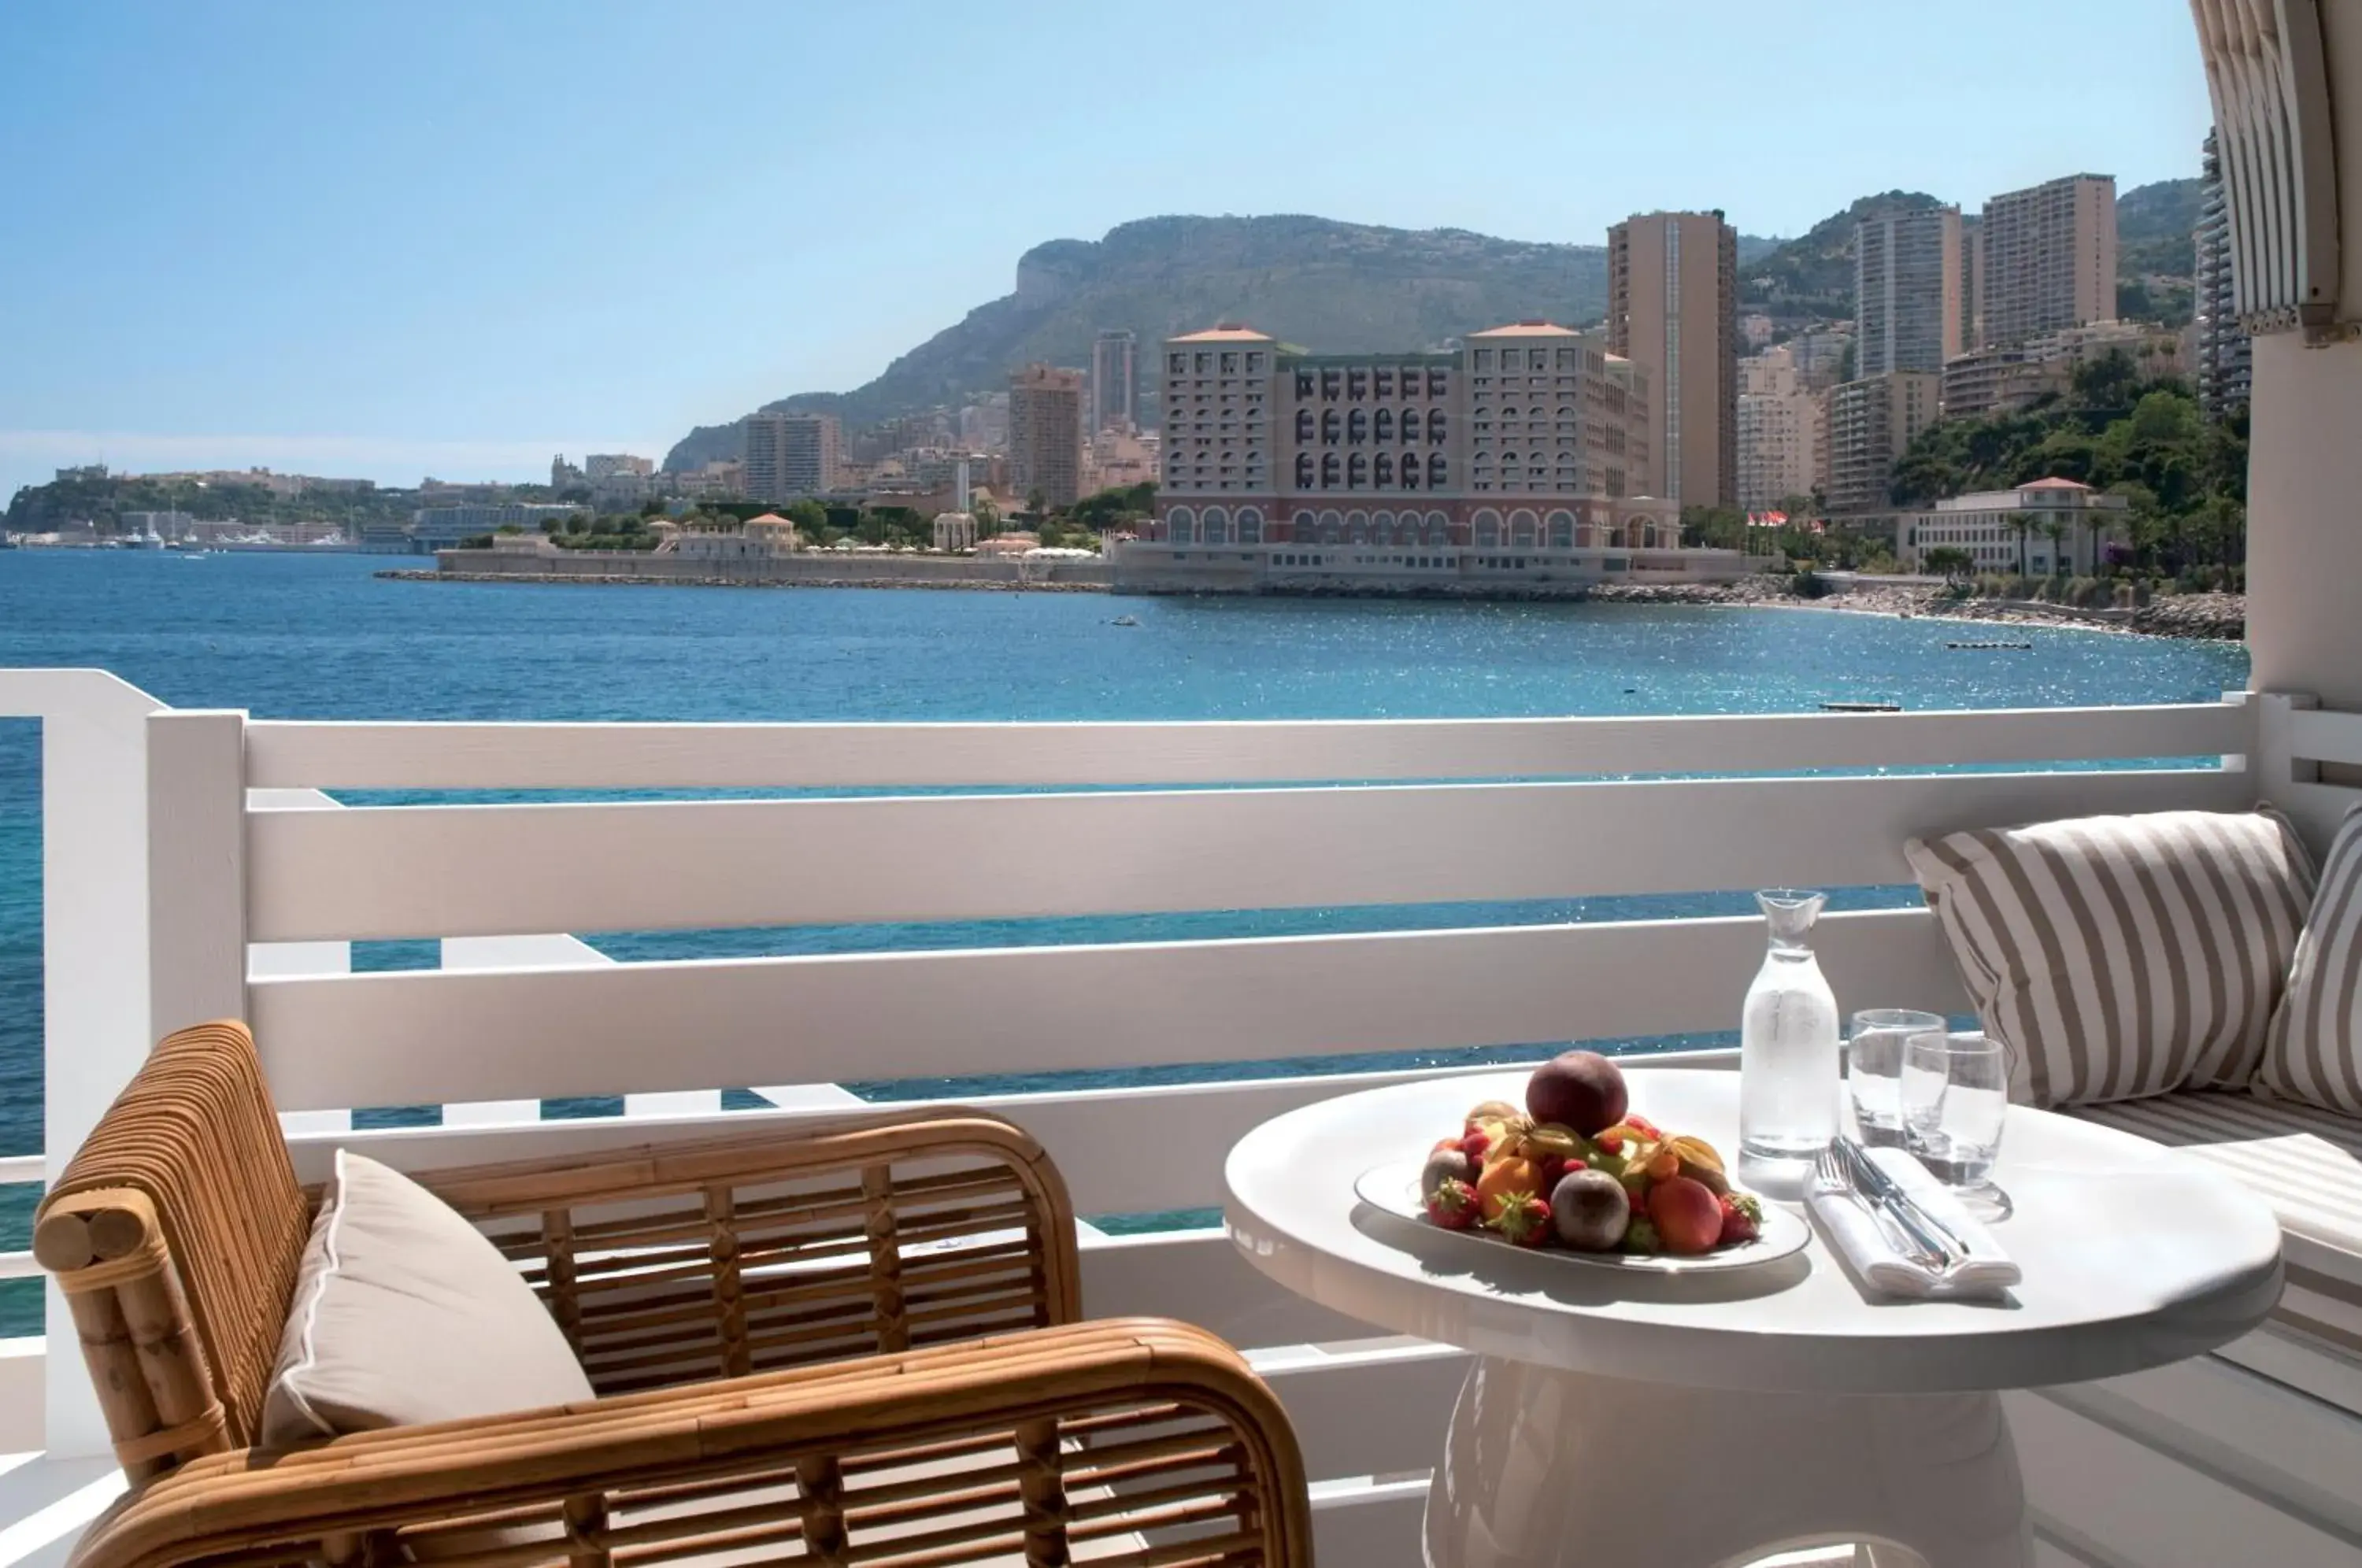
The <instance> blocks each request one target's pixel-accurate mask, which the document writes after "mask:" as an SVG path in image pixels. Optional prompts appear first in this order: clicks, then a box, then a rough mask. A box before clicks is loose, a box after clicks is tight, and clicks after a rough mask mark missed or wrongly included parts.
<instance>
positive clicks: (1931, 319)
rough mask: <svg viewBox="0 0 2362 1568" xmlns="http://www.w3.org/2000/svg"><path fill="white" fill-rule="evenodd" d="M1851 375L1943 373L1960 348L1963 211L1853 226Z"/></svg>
mask: <svg viewBox="0 0 2362 1568" xmlns="http://www.w3.org/2000/svg"><path fill="white" fill-rule="evenodd" d="M1853 276H1854V338H1853V341H1854V374H1855V375H1856V376H1858V377H1860V376H1882V375H1885V374H1886V373H1887V372H1888V371H1890V370H1927V371H1932V372H1937V373H1940V372H1941V371H1942V370H1943V369H1944V361H1945V360H1947V359H1950V358H1952V356H1954V355H1955V354H1958V353H1959V351H1960V209H1959V208H1958V207H1920V208H1917V209H1915V210H1913V211H1907V212H1891V213H1886V214H1884V215H1881V216H1878V217H1871V218H1864V219H1863V220H1862V221H1861V222H1860V223H1858V224H1856V225H1855V226H1854V231H1853Z"/></svg>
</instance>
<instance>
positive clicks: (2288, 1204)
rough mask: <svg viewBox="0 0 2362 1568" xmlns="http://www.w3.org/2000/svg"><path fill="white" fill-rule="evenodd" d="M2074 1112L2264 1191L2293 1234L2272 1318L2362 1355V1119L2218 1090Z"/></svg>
mask: <svg viewBox="0 0 2362 1568" xmlns="http://www.w3.org/2000/svg"><path fill="white" fill-rule="evenodd" d="M2070 1114H2071V1115H2074V1116H2078V1117H2081V1118H2082V1119H2083V1120H2085V1121H2096V1122H2098V1123H2100V1124H2101V1125H2103V1126H2107V1127H2114V1128H2116V1129H2118V1130H2119V1131H2122V1132H2130V1133H2133V1134H2135V1135H2136V1136H2137V1137H2142V1138H2146V1139H2148V1140H2149V1141H2150V1142H2152V1143H2162V1144H2165V1145H2167V1146H2168V1147H2170V1148H2174V1149H2178V1150H2180V1151H2181V1152H2182V1153H2184V1154H2190V1155H2191V1156H2193V1157H2195V1158H2198V1159H2201V1160H2203V1161H2205V1162H2206V1163H2207V1164H2209V1165H2213V1166H2214V1167H2216V1168H2217V1169H2219V1170H2222V1171H2224V1172H2225V1173H2227V1174H2228V1175H2230V1176H2235V1177H2236V1178H2237V1179H2238V1180H2239V1181H2241V1182H2243V1183H2245V1184H2246V1186H2247V1187H2250V1188H2252V1189H2253V1190H2254V1191H2255V1192H2256V1193H2257V1195H2258V1196H2260V1197H2262V1198H2264V1200H2265V1201H2267V1202H2268V1203H2269V1204H2270V1205H2271V1206H2272V1209H2273V1211H2274V1212H2275V1213H2277V1214H2278V1215H2279V1221H2280V1229H2281V1231H2282V1233H2283V1236H2284V1238H2285V1256H2286V1260H2287V1268H2288V1290H2287V1294H2286V1295H2285V1296H2284V1297H2282V1298H2281V1301H2280V1306H2279V1310H2278V1311H2277V1312H2276V1313H2274V1314H2273V1320H2274V1322H2275V1323H2276V1324H2279V1325H2281V1326H2285V1327H2288V1328H2292V1329H2296V1330H2299V1331H2302V1332H2304V1333H2308V1334H2311V1335H2313V1336H2314V1337H2316V1338H2319V1339H2322V1340H2325V1341H2327V1342H2330V1343H2331V1344H2334V1345H2335V1346H2337V1347H2339V1348H2341V1349H2343V1350H2344V1351H2345V1352H2346V1353H2348V1354H2352V1355H2362V1121H2356V1120H2355V1119H2354V1118H2351V1117H2345V1116H2340V1115H2337V1114H2335V1113H2334V1112H2333V1111H2326V1110H2317V1109H2315V1108H2314V1107H2312V1106H2309V1105H2301V1104H2296V1103H2294V1102H2291V1101H2287V1100H2277V1099H2259V1098H2257V1096H2255V1095H2251V1094H2233V1093H2222V1092H2215V1091H2202V1092H2186V1093H2179V1094H2168V1095H2159V1096H2157V1097H2156V1098H2154V1099H2128V1100H2117V1101H2114V1102H2112V1103H2110V1104H2106V1105H2086V1106H2078V1107H2075V1108H2074V1109H2073V1110H2071V1111H2070Z"/></svg>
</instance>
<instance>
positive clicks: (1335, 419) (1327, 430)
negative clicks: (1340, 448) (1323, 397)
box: [1320, 408, 1345, 447]
mask: <svg viewBox="0 0 2362 1568" xmlns="http://www.w3.org/2000/svg"><path fill="white" fill-rule="evenodd" d="M1344 430H1345V420H1344V417H1343V416H1342V415H1341V414H1339V413H1338V412H1337V411H1336V410H1335V409H1333V408H1328V409H1323V410H1321V412H1320V444H1321V445H1322V446H1324V447H1333V446H1335V445H1336V444H1337V443H1338V441H1339V439H1340V438H1341V436H1343V434H1344Z"/></svg>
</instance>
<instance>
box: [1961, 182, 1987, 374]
mask: <svg viewBox="0 0 2362 1568" xmlns="http://www.w3.org/2000/svg"><path fill="white" fill-rule="evenodd" d="M1984 288H1985V222H1984V219H1983V218H1982V217H1981V216H1980V215H1977V214H1975V213H1964V214H1962V215H1961V217H1960V291H1959V292H1960V302H1959V310H1960V352H1962V353H1964V354H1965V353H1967V352H1968V351H1969V350H1970V349H1971V348H1977V347H1978V346H1979V345H1981V344H1982V343H1983V342H1984V340H1985V338H1984V331H1985V328H1984V316H1983V314H1982V313H1983V310H1984V297H1985V296H1984Z"/></svg>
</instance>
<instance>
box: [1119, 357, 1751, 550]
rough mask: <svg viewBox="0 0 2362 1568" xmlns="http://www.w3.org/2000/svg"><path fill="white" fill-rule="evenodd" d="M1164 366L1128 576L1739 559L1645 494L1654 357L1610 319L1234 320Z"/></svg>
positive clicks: (1127, 547) (1666, 504)
mask: <svg viewBox="0 0 2362 1568" xmlns="http://www.w3.org/2000/svg"><path fill="white" fill-rule="evenodd" d="M1163 366H1164V404H1163V406H1164V436H1163V459H1164V477H1163V481H1162V483H1161V485H1160V488H1159V491H1158V495H1157V506H1156V517H1155V519H1154V521H1153V523H1151V524H1150V525H1148V527H1147V529H1146V531H1145V537H1144V538H1142V539H1141V540H1139V541H1137V542H1134V543H1131V544H1128V545H1125V546H1123V547H1120V549H1119V551H1118V553H1117V561H1116V574H1117V582H1118V585H1119V586H1137V587H1142V588H1152V587H1157V586H1171V587H1182V588H1192V589H1199V588H1204V589H1212V588H1229V589H1233V590H1238V591H1252V590H1253V589H1254V588H1256V587H1263V586H1268V587H1287V586H1305V587H1311V586H1339V585H1341V584H1343V583H1346V582H1371V581H1377V582H1391V583H1393V584H1395V585H1397V586H1403V587H1413V588H1415V587H1419V586H1423V585H1432V586H1436V587H1449V586H1453V585H1455V584H1457V585H1458V586H1460V587H1462V588H1463V589H1465V588H1469V587H1473V588H1477V589H1480V590H1481V589H1483V588H1486V587H1491V586H1496V585H1497V586H1500V587H1503V588H1512V587H1523V586H1525V585H1528V584H1533V583H1564V584H1567V585H1570V586H1573V585H1579V584H1580V583H1582V582H1585V581H1598V580H1605V579H1607V578H1613V577H1625V576H1630V575H1635V574H1639V575H1643V576H1648V577H1655V576H1659V575H1672V576H1683V577H1697V576H1705V575H1736V573H1737V572H1738V570H1739V569H1741V566H1740V563H1739V558H1738V557H1736V556H1732V555H1730V554H1729V552H1723V551H1683V550H1681V549H1680V548H1679V546H1680V543H1681V530H1680V525H1679V520H1678V517H1677V515H1676V511H1675V508H1674V507H1673V506H1672V504H1671V503H1670V502H1660V501H1655V500H1651V499H1649V498H1647V497H1645V496H1641V495H1638V494H1635V493H1633V491H1636V490H1637V489H1638V488H1639V484H1640V483H1641V482H1642V476H1643V475H1645V474H1646V473H1647V472H1648V471H1649V452H1648V430H1649V378H1648V373H1647V371H1646V370H1643V369H1642V368H1641V367H1640V366H1639V365H1637V364H1635V363H1634V362H1632V361H1631V360H1629V359H1621V358H1618V357H1617V356H1615V355H1612V354H1610V353H1608V352H1607V351H1606V335H1605V334H1604V333H1578V332H1573V331H1570V330H1569V329H1567V328H1566V327H1563V326H1552V325H1551V324H1550V323H1547V322H1541V321H1525V322H1519V323H1518V324H1516V325H1514V326H1501V327H1495V328H1494V329H1492V330H1491V331H1488V332H1478V333H1473V334H1472V335H1470V336H1469V337H1468V338H1467V339H1466V340H1465V341H1464V343H1463V345H1462V347H1461V348H1457V349H1454V350H1451V351H1450V352H1446V353H1390V354H1353V355H1321V354H1312V353H1308V352H1306V351H1305V350H1303V349H1300V348H1292V347H1290V346H1288V345H1286V344H1282V343H1279V342H1277V341H1275V339H1273V338H1272V337H1268V336H1266V335H1265V334H1264V333H1260V332H1256V331H1253V330H1252V329H1251V328H1248V327H1245V326H1231V325H1227V324H1226V325H1223V326H1217V327H1214V328H1213V329H1211V330H1210V331H1206V332H1193V333H1189V334H1187V335H1186V336H1183V337H1174V338H1169V339H1167V340H1166V341H1165V344H1164V359H1163ZM1635 552H1642V553H1643V555H1642V557H1641V558H1636V557H1635ZM1676 556H1678V557H1684V558H1686V557H1695V558H1697V559H1695V560H1694V561H1689V560H1683V561H1678V562H1677V561H1675V560H1673V559H1672V557H1676Z"/></svg>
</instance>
